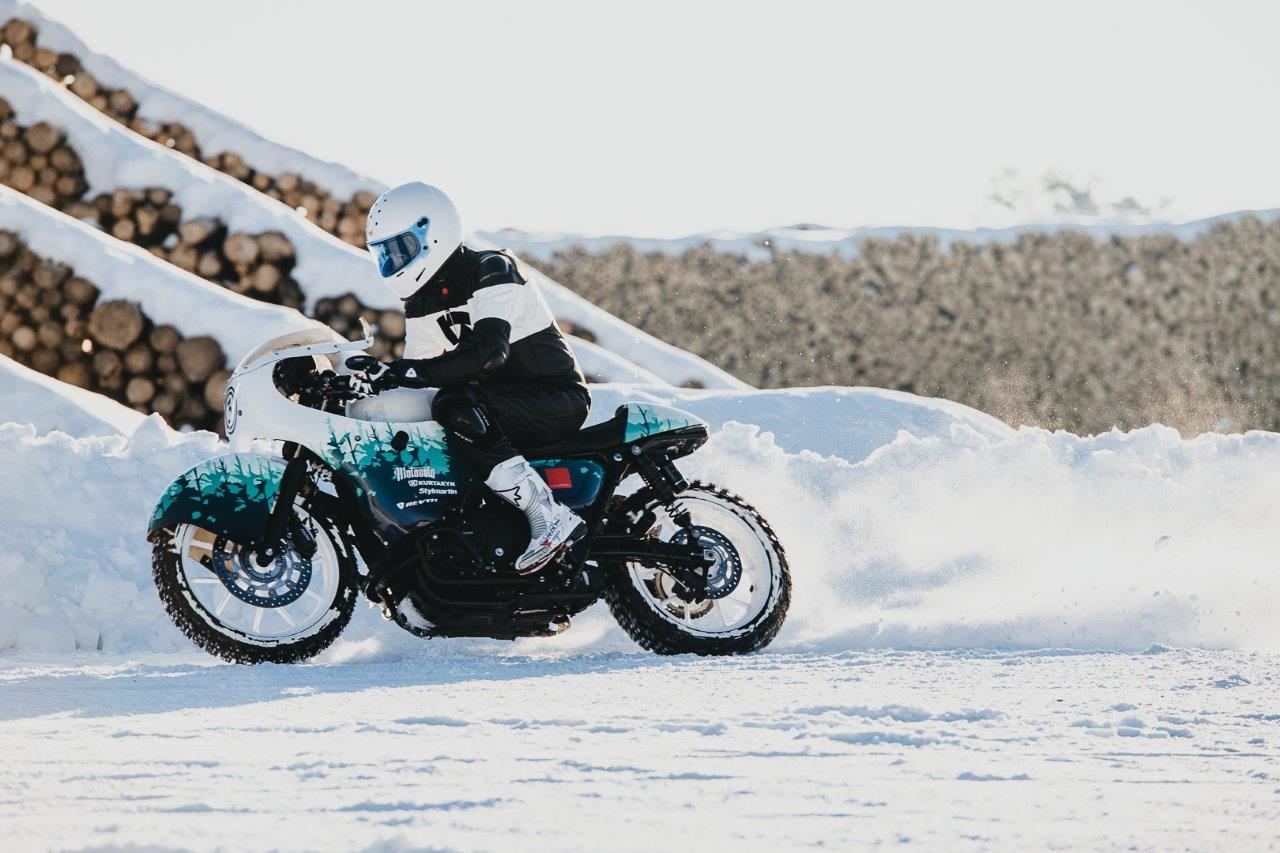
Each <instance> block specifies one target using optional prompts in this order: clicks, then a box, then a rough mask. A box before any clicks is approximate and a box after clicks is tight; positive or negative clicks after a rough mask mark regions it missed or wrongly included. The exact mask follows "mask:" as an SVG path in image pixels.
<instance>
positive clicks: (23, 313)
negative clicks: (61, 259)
mask: <svg viewBox="0 0 1280 853" xmlns="http://www.w3.org/2000/svg"><path fill="white" fill-rule="evenodd" d="M0 354H3V355H7V356H9V357H10V358H13V359H14V360H16V361H18V362H20V363H22V364H25V365H27V366H28V367H31V368H33V369H35V370H38V371H39V372H41V373H44V374H47V375H49V376H53V377H56V378H57V379H59V380H61V381H63V382H67V383H69V384H71V385H75V386H77V387H80V388H87V389H88V390H90V391H96V392H98V393H100V394H105V395H106V396H108V397H111V398H112V399H114V400H117V401H119V402H121V403H124V404H125V405H126V406H129V407H131V408H133V409H136V410H138V411H140V412H146V413H150V412H159V413H160V414H161V415H163V416H164V417H165V419H166V420H168V421H169V422H170V423H173V424H176V425H186V426H191V427H193V428H196V429H220V428H221V423H222V396H223V393H224V392H225V391H226V385H227V378H228V376H229V375H230V374H229V372H228V371H227V363H226V357H225V355H224V354H223V352H222V347H221V346H220V345H219V344H218V342H217V341H215V340H214V339H213V338H209V337H190V338H188V337H184V336H183V335H182V334H181V333H180V332H179V331H178V330H177V329H175V328H174V327H173V326H168V325H157V324H155V323H153V322H152V321H151V319H150V318H149V317H147V315H146V314H145V313H143V311H142V310H141V308H139V306H137V305H135V304H133V303H130V302H124V301H121V300H102V299H100V294H99V291H98V288H97V287H96V286H95V285H94V284H93V282H91V281H88V280H86V279H84V278H82V277H80V276H77V275H76V274H75V270H73V269H71V268H70V267H68V266H66V265H65V264H60V263H57V262H54V261H50V260H46V259H42V258H40V257H38V256H37V255H36V254H35V253H33V252H31V251H30V250H29V249H28V248H27V247H26V246H25V245H24V244H23V243H22V241H21V240H20V239H19V238H18V236H17V235H15V234H13V233H12V232H8V231H0Z"/></svg>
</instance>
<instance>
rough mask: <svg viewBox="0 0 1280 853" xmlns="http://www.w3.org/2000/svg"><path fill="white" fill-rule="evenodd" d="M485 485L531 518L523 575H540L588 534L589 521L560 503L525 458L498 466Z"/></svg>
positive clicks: (522, 561)
mask: <svg viewBox="0 0 1280 853" xmlns="http://www.w3.org/2000/svg"><path fill="white" fill-rule="evenodd" d="M485 485H486V486H488V487H489V488H490V489H493V491H494V492H496V493H497V494H499V495H501V496H502V498H503V499H504V500H506V501H507V502H508V503H510V504H512V505H513V506H515V508H516V509H518V510H520V511H521V512H523V513H524V515H525V518H527V519H529V530H530V533H531V534H532V536H531V538H530V540H529V548H528V549H527V550H526V551H525V552H524V553H523V554H521V555H520V557H519V559H517V560H516V571H517V572H520V573H521V574H528V573H530V572H536V571H537V570H538V569H540V568H542V567H543V566H545V565H546V564H547V563H548V562H549V561H550V560H551V558H552V557H554V556H555V555H556V554H558V553H560V549H562V548H564V547H565V545H567V544H568V543H569V542H571V541H572V540H574V539H577V538H578V537H580V536H581V535H582V534H584V533H586V526H587V525H586V522H584V521H583V520H582V519H581V518H579V517H578V515H577V514H576V513H575V512H574V511H573V510H571V509H569V508H568V507H567V506H564V505H563V504H559V503H556V499H555V498H554V497H552V495H551V488H550V487H549V486H548V485H547V484H546V481H544V480H543V479H542V478H541V477H539V476H538V472H537V471H535V470H533V467H532V466H531V465H530V464H529V463H528V462H526V461H525V459H524V457H523V456H515V457H512V458H511V459H508V460H507V461H506V462H501V463H499V464H498V465H495V466H494V468H493V471H492V472H490V474H489V479H487V480H485Z"/></svg>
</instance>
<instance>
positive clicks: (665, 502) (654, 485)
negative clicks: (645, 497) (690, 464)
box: [635, 454, 693, 532]
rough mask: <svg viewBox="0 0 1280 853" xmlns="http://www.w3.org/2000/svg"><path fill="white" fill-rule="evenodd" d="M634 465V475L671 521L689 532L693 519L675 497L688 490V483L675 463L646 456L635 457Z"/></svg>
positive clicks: (664, 458)
mask: <svg viewBox="0 0 1280 853" xmlns="http://www.w3.org/2000/svg"><path fill="white" fill-rule="evenodd" d="M635 463H636V473H638V474H639V475H640V479H642V480H644V484H645V485H646V486H648V487H649V491H651V492H653V495H654V497H656V498H657V499H658V501H659V502H660V503H661V504H662V506H663V507H665V508H666V510H667V512H668V513H670V514H671V519H672V520H673V521H675V523H676V524H678V525H680V526H681V527H683V528H684V529H686V530H690V529H691V528H692V527H693V519H691V518H690V517H689V511H688V510H686V509H685V508H684V507H683V506H681V505H680V501H679V499H678V498H677V497H676V496H677V495H679V494H680V493H681V492H683V491H684V490H685V489H687V488H689V483H688V482H687V481H686V480H685V478H684V475H683V474H681V473H680V471H679V469H677V468H676V466H675V463H673V462H672V461H671V460H670V459H667V458H666V457H663V458H662V461H661V462H658V461H656V460H655V459H654V458H653V457H652V456H649V455H647V454H641V455H640V456H637V457H636V460H635ZM691 532H692V531H691Z"/></svg>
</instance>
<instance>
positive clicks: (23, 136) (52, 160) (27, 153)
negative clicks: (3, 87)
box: [0, 99, 86, 209]
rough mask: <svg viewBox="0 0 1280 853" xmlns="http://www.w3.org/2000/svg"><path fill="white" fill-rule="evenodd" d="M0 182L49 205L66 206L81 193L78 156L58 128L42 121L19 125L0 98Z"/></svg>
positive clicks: (74, 201)
mask: <svg viewBox="0 0 1280 853" xmlns="http://www.w3.org/2000/svg"><path fill="white" fill-rule="evenodd" d="M0 182H3V183H4V185H5V186H8V187H12V188H13V189H15V190H17V191H18V192H21V193H26V194H27V195H29V196H31V197H32V198H34V199H36V200H37V201H39V202H41V203H43V204H47V205H49V206H50V207H56V208H59V209H66V208H67V207H68V206H70V205H72V204H74V203H76V202H77V201H78V200H79V199H80V197H81V196H83V195H84V192H85V189H86V184H85V180H84V167H83V165H82V164H81V162H80V157H79V156H78V155H77V154H76V152H75V151H73V150H72V149H71V148H70V147H69V146H68V145H67V144H66V140H65V139H64V138H63V135H62V132H61V131H59V130H58V129H57V128H55V127H52V126H51V125H48V124H46V123H44V122H38V123H36V124H33V125H31V126H30V127H22V126H21V125H19V124H18V123H17V122H16V121H14V118H13V108H12V107H11V106H10V105H9V102H8V101H5V100H2V99H0Z"/></svg>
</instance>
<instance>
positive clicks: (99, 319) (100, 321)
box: [89, 299, 143, 350]
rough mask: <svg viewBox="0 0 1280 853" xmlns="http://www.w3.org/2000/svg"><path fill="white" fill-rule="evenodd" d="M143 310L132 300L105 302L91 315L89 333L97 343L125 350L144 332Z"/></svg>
mask: <svg viewBox="0 0 1280 853" xmlns="http://www.w3.org/2000/svg"><path fill="white" fill-rule="evenodd" d="M142 325H143V324H142V311H141V310H139V309H138V306H137V305H134V304H133V303H131V302H124V301H122V300H119V299H113V300H111V301H109V302H103V303H101V304H99V305H98V307H97V308H95V309H93V313H92V314H91V315H89V334H90V336H92V337H93V339H94V341H96V342H97V343H99V344H101V345H103V346H105V347H109V348H111V349H117V350H124V349H128V348H129V345H130V344H132V343H133V342H134V341H136V340H137V339H138V336H139V335H141V334H142Z"/></svg>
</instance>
